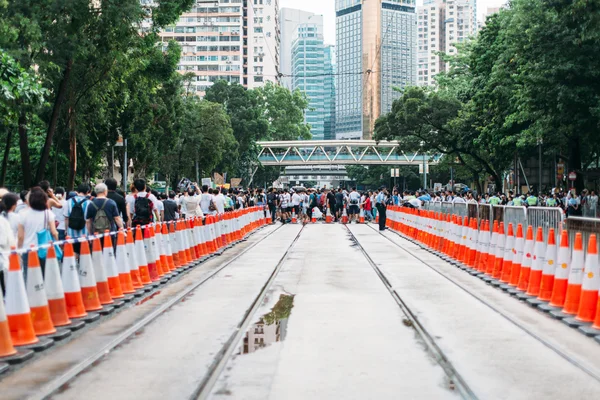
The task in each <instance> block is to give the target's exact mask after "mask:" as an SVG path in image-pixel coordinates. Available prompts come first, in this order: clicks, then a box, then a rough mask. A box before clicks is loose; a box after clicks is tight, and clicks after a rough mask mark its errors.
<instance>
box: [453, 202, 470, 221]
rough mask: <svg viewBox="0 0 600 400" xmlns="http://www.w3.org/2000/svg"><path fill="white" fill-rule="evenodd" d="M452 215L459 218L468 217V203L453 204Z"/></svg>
mask: <svg viewBox="0 0 600 400" xmlns="http://www.w3.org/2000/svg"><path fill="white" fill-rule="evenodd" d="M452 214H454V215H458V216H459V217H461V218H463V217H468V216H469V210H468V208H467V203H454V204H452Z"/></svg>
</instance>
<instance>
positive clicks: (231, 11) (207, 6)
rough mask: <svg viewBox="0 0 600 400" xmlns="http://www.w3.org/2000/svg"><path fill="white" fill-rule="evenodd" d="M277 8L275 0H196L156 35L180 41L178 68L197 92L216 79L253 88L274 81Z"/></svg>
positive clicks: (276, 76) (164, 40)
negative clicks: (188, 77) (188, 76)
mask: <svg viewBox="0 0 600 400" xmlns="http://www.w3.org/2000/svg"><path fill="white" fill-rule="evenodd" d="M141 1H144V0H141ZM278 11H279V5H278V0H196V2H195V4H194V5H193V7H192V9H190V10H189V11H188V12H186V13H183V14H182V15H181V17H180V18H179V21H178V22H177V24H176V25H174V26H170V27H167V28H165V30H164V31H163V32H161V33H160V37H161V40H162V42H163V46H166V45H167V42H168V41H171V40H175V41H177V42H178V43H179V44H180V45H181V48H182V52H181V60H180V62H179V65H178V70H179V72H180V73H182V74H187V73H192V74H193V75H194V77H193V80H192V83H191V85H190V86H189V87H190V88H191V90H192V91H193V92H195V93H196V94H198V95H200V96H203V95H204V92H205V91H206V89H207V88H208V87H210V86H211V85H212V84H213V83H214V82H216V81H218V80H225V81H227V82H230V83H239V84H242V85H244V86H245V87H248V88H253V87H257V86H262V85H263V84H264V82H267V81H272V82H278V70H279V65H278V64H279V18H278Z"/></svg>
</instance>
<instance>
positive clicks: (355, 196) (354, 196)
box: [348, 192, 360, 206]
mask: <svg viewBox="0 0 600 400" xmlns="http://www.w3.org/2000/svg"><path fill="white" fill-rule="evenodd" d="M348 197H349V198H350V205H355V206H357V205H359V204H360V194H359V193H358V192H350V195H349V196H348ZM352 200H356V204H352Z"/></svg>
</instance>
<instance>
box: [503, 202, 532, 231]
mask: <svg viewBox="0 0 600 400" xmlns="http://www.w3.org/2000/svg"><path fill="white" fill-rule="evenodd" d="M509 224H512V225H513V229H514V231H515V234H516V232H517V226H518V225H519V224H521V225H523V228H524V229H523V233H525V230H526V229H527V208H525V206H504V229H505V231H506V232H508V225H509Z"/></svg>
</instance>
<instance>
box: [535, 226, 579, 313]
mask: <svg viewBox="0 0 600 400" xmlns="http://www.w3.org/2000/svg"><path fill="white" fill-rule="evenodd" d="M576 241H577V240H576ZM576 246H577V245H576ZM578 246H579V249H578V250H577V251H575V249H574V250H573V253H572V259H571V257H569V237H568V235H567V231H562V232H561V237H560V247H559V249H558V254H557V256H556V264H557V265H556V268H555V271H554V284H553V287H552V297H551V298H550V304H549V305H550V306H551V307H559V308H562V307H564V305H565V298H566V294H567V288H568V286H569V275H570V274H569V263H571V264H574V263H579V264H580V268H581V270H582V271H583V249H582V238H581V234H580V237H579V245H578ZM543 288H544V287H543V282H542V293H543ZM575 289H576V288H575Z"/></svg>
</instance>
